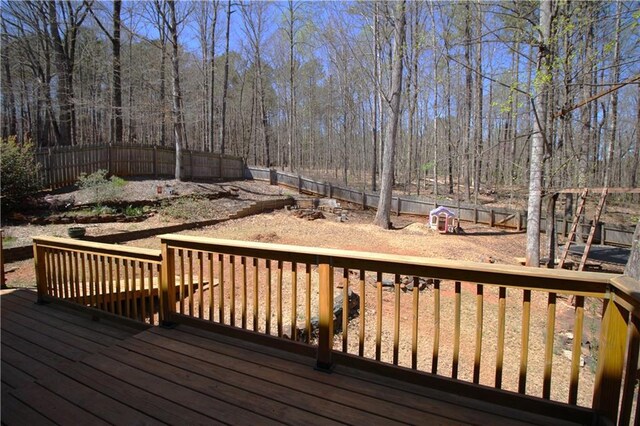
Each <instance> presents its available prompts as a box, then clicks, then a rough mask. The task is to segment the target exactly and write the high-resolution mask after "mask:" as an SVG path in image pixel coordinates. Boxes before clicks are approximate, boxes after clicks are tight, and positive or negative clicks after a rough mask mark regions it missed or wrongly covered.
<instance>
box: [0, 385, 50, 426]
mask: <svg viewBox="0 0 640 426" xmlns="http://www.w3.org/2000/svg"><path fill="white" fill-rule="evenodd" d="M1 405H2V408H1V409H0V412H1V413H2V424H6V425H38V426H48V425H55V423H54V422H52V421H51V420H49V419H47V418H46V417H44V416H43V415H42V414H40V413H38V412H37V411H35V410H34V409H33V408H31V406H29V405H28V404H25V403H24V402H22V401H20V400H19V399H17V398H16V397H15V396H13V395H11V393H10V392H3V393H2V404H1Z"/></svg>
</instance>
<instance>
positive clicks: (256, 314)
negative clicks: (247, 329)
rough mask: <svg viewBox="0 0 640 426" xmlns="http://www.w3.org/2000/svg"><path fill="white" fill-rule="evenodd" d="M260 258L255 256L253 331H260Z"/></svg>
mask: <svg viewBox="0 0 640 426" xmlns="http://www.w3.org/2000/svg"><path fill="white" fill-rule="evenodd" d="M258 279H259V276H258V259H257V258H255V257H254V258H253V331H258Z"/></svg>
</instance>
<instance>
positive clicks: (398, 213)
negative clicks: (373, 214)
mask: <svg viewBox="0 0 640 426" xmlns="http://www.w3.org/2000/svg"><path fill="white" fill-rule="evenodd" d="M397 207H398V209H397V210H396V216H400V197H398V204H397Z"/></svg>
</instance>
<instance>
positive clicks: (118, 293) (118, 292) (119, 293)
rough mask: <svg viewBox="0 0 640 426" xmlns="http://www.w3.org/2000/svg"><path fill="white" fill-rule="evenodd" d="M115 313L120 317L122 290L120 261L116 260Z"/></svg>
mask: <svg viewBox="0 0 640 426" xmlns="http://www.w3.org/2000/svg"><path fill="white" fill-rule="evenodd" d="M115 261H116V302H117V305H116V312H117V313H118V315H120V316H121V315H122V288H121V286H120V261H121V260H120V259H119V258H116V259H115Z"/></svg>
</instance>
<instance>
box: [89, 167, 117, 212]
mask: <svg viewBox="0 0 640 426" xmlns="http://www.w3.org/2000/svg"><path fill="white" fill-rule="evenodd" d="M107 173H108V172H107V171H106V170H102V169H101V170H98V171H97V172H94V173H91V174H90V175H87V174H86V173H82V174H81V175H80V177H79V178H78V187H79V188H80V189H83V190H86V191H87V192H88V193H89V194H90V198H91V202H93V203H96V204H98V205H101V204H103V203H106V202H108V201H117V200H119V199H120V198H121V196H122V187H123V186H125V185H126V184H127V182H126V181H125V180H124V179H122V178H119V177H117V176H111V179H107Z"/></svg>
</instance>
